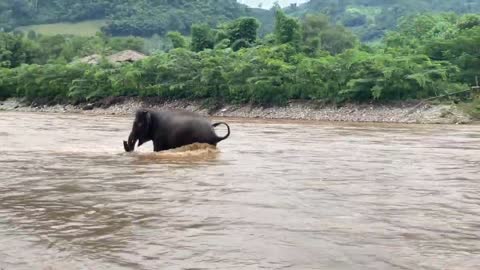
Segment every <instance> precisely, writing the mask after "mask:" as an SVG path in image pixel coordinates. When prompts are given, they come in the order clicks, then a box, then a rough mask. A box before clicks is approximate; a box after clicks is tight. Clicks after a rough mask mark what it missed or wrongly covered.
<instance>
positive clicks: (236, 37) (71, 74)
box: [0, 9, 480, 105]
mask: <svg viewBox="0 0 480 270" xmlns="http://www.w3.org/2000/svg"><path fill="white" fill-rule="evenodd" d="M259 25H260V23H259V22H258V20H257V19H256V18H253V17H240V18H238V19H236V20H233V21H229V22H225V23H221V24H218V25H217V26H216V27H211V26H209V25H208V24H205V23H197V24H193V25H192V26H191V30H190V33H191V35H189V36H186V35H184V34H182V33H181V32H178V31H170V32H168V33H167V36H168V38H169V39H170V41H171V43H172V48H171V49H169V50H167V51H159V52H156V53H154V54H152V55H150V56H149V57H147V58H145V59H143V60H140V61H137V62H134V63H125V64H122V65H115V64H112V63H109V62H108V61H101V62H100V63H99V64H96V65H95V64H93V65H92V64H86V63H82V62H79V61H77V60H78V58H80V57H83V56H86V55H89V54H93V53H97V54H101V55H106V54H108V53H111V52H114V51H119V50H124V49H135V50H141V48H143V45H144V44H143V43H144V39H141V38H134V37H129V38H124V37H115V38H112V37H108V36H106V35H103V34H98V35H97V36H95V37H87V38H85V37H75V36H61V35H57V36H52V37H49V36H39V35H36V34H35V33H28V34H27V35H24V34H22V33H11V34H9V33H2V34H0V96H1V97H4V98H5V97H12V96H16V97H26V98H27V99H29V100H34V99H38V98H46V99H48V100H50V101H51V102H82V101H94V100H97V99H101V98H104V97H109V96H141V97H157V98H162V99H204V100H210V101H211V102H213V103H253V104H259V105H271V104H279V105H282V104H286V103H287V102H288V101H289V100H292V99H302V100H315V101H319V102H329V103H342V102H373V101H382V102H383V101H398V100H409V99H414V100H418V99H424V98H429V97H438V96H442V95H445V94H450V93H456V92H462V91H465V90H466V89H467V90H468V89H469V87H470V85H471V84H473V83H474V80H475V76H476V75H480V74H477V73H478V71H479V70H480V51H479V50H478V48H479V47H478V44H480V16H479V15H477V14H467V15H456V14H454V13H427V14H421V15H410V16H407V17H403V18H402V19H401V20H400V23H399V26H398V28H397V29H396V30H395V31H391V32H389V33H388V34H387V35H386V36H385V38H384V39H383V40H382V42H380V43H379V44H377V45H375V46H371V45H365V44H362V43H361V42H360V41H359V40H358V38H357V37H356V36H355V35H354V34H352V32H351V31H350V30H348V29H347V28H345V27H344V26H341V25H338V24H335V23H333V22H332V19H331V18H329V17H328V16H326V15H325V14H324V13H319V14H310V15H308V16H303V17H301V18H296V17H292V16H289V15H288V14H286V13H285V12H284V11H282V10H280V9H278V10H276V11H275V17H274V25H273V30H272V32H271V33H268V34H267V35H265V36H263V37H262V36H260V35H259V31H260V30H259ZM459 98H464V97H462V96H460V97H459Z"/></svg>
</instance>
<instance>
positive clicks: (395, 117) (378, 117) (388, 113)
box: [0, 98, 472, 124]
mask: <svg viewBox="0 0 480 270" xmlns="http://www.w3.org/2000/svg"><path fill="white" fill-rule="evenodd" d="M141 107H149V108H154V109H159V110H160V109H183V110H189V111H195V112H198V113H200V114H202V115H205V116H207V115H208V116H218V117H240V118H264V119H302V120H319V121H348V122H388V123H421V124H465V123H470V122H472V120H471V118H470V117H469V116H468V115H467V114H465V113H464V112H463V111H461V110H460V109H458V108H457V107H455V106H454V105H429V104H420V105H419V103H418V102H411V103H406V102H404V103H395V104H346V105H343V106H333V105H320V104H318V103H314V102H307V101H294V102H290V103H289V104H288V105H287V106H283V107H268V108H264V107H257V106H251V105H225V106H221V107H219V108H215V109H212V108H208V107H207V106H205V102H203V101H185V100H181V101H155V100H149V99H138V98H128V99H126V98H108V99H104V100H102V101H99V102H96V103H92V104H80V105H59V104H57V105H51V106H48V105H44V104H39V103H38V102H25V101H22V100H20V99H8V100H5V101H0V110H3V111H22V112H55V113H60V112H64V113H83V114H114V115H123V114H132V113H134V111H135V110H136V109H138V108H141Z"/></svg>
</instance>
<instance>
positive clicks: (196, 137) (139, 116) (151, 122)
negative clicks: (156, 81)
mask: <svg viewBox="0 0 480 270" xmlns="http://www.w3.org/2000/svg"><path fill="white" fill-rule="evenodd" d="M219 125H225V126H226V127H227V134H226V135H225V136H223V137H220V136H218V135H217V134H216V133H215V130H214V128H215V127H217V126H219ZM229 136H230V127H229V125H228V124H227V123H224V122H218V123H214V124H212V123H210V122H209V121H208V120H207V119H206V118H203V117H201V116H200V115H198V114H195V113H191V112H185V111H177V112H174V111H153V110H146V109H142V110H138V111H137V112H136V115H135V121H134V122H133V127H132V131H131V132H130V135H129V136H128V141H123V147H124V148H125V151H126V152H132V151H134V150H135V144H136V143H137V141H138V146H141V145H142V144H144V143H146V142H148V141H153V151H155V152H159V151H164V150H169V149H173V148H177V147H181V146H184V145H189V144H192V143H207V144H210V145H214V146H216V145H217V144H218V143H219V142H220V141H223V140H225V139H227V138H228V137H229Z"/></svg>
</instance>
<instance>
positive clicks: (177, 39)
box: [167, 32, 187, 49]
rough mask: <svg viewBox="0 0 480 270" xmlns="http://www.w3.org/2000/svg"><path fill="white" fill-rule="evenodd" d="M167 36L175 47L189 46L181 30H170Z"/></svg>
mask: <svg viewBox="0 0 480 270" xmlns="http://www.w3.org/2000/svg"><path fill="white" fill-rule="evenodd" d="M167 36H168V38H169V39H170V41H171V42H172V45H173V48H175V49H178V48H186V47H187V41H186V40H185V37H184V36H183V35H182V34H181V33H180V32H168V33H167Z"/></svg>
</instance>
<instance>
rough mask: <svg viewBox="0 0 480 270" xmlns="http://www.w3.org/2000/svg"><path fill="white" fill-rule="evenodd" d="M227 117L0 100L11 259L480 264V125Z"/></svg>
mask: <svg viewBox="0 0 480 270" xmlns="http://www.w3.org/2000/svg"><path fill="white" fill-rule="evenodd" d="M224 120H226V121H227V122H229V123H230V124H231V128H232V136H231V137H230V138H229V139H227V140H226V141H223V142H221V143H220V144H219V146H218V149H213V148H208V147H205V146H202V145H196V146H191V147H186V148H184V149H180V150H177V151H172V152H167V153H157V154H154V153H152V145H151V143H149V144H146V145H144V146H142V147H140V149H139V152H135V153H124V152H123V146H122V140H124V139H126V138H127V136H128V133H129V131H130V128H131V122H132V117H119V116H87V115H81V114H40V113H35V114H33V113H12V112H1V113H0V139H1V143H0V150H1V155H0V169H1V172H0V269H5V270H7V269H480V173H479V172H480V126H440V125H438V126H423V125H379V124H339V123H312V122H287V121H260V120H258V121H252V120H249V121H246V120H238V119H224ZM218 132H219V133H222V134H223V133H224V132H225V131H224V130H221V129H220V128H219V131H218Z"/></svg>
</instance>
